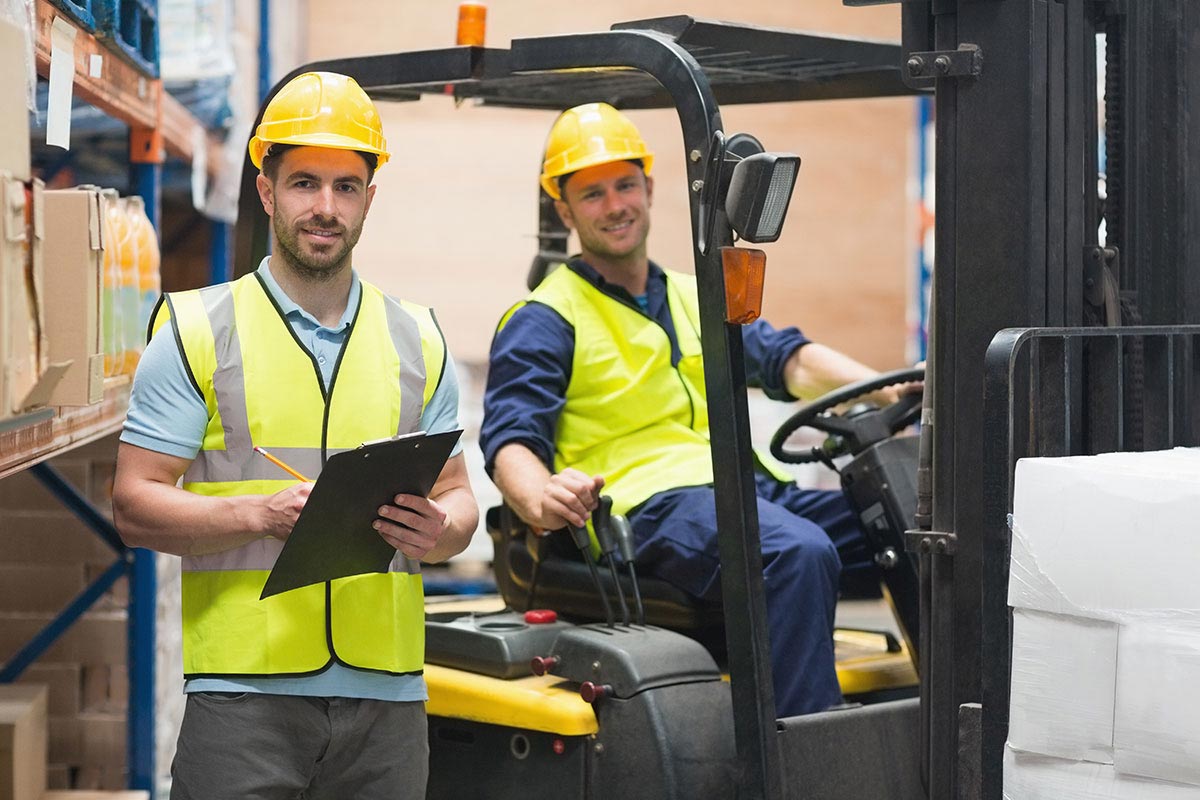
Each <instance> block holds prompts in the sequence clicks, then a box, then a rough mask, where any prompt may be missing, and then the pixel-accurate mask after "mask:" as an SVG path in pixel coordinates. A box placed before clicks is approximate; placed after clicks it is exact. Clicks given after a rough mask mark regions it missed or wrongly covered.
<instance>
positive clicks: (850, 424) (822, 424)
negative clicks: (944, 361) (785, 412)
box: [771, 367, 925, 464]
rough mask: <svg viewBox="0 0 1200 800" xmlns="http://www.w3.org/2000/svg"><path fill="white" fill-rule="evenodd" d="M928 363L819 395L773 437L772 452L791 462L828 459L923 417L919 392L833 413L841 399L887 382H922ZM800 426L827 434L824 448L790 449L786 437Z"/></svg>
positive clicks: (877, 376)
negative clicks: (879, 404) (849, 413)
mask: <svg viewBox="0 0 1200 800" xmlns="http://www.w3.org/2000/svg"><path fill="white" fill-rule="evenodd" d="M924 378H925V368H924V367H908V368H906V369H898V370H893V371H892V372H883V373H880V374H879V375H876V376H874V377H873V378H869V379H867V380H863V381H857V382H856V383H848V384H846V385H845V386H843V387H841V388H840V389H835V390H834V391H832V392H829V393H828V394H826V395H824V396H822V397H818V398H817V399H816V400H814V401H813V402H811V403H809V404H807V405H805V406H803V407H802V408H801V409H800V410H799V411H797V412H796V413H795V414H793V415H792V416H791V417H789V418H788V419H787V420H786V421H785V422H784V423H783V424H782V425H780V426H779V430H777V431H775V435H774V436H773V437H771V455H773V456H774V457H775V458H777V459H779V460H780V461H783V462H785V463H788V464H807V463H810V462H813V461H828V460H829V459H832V458H836V457H837V456H840V455H842V454H843V453H847V452H851V453H858V452H861V451H862V450H864V449H866V448H867V447H869V446H870V445H872V444H874V443H876V442H879V441H882V440H884V439H887V438H888V437H890V436H892V435H893V434H895V433H897V432H899V431H901V430H903V429H904V428H907V427H908V426H909V425H912V424H913V423H914V422H916V421H917V419H918V418H919V417H920V416H921V392H910V393H907V394H903V395H901V396H900V397H899V399H897V400H896V402H894V403H892V404H891V405H888V406H884V407H883V408H878V409H872V410H869V411H864V412H861V413H856V414H854V415H853V416H846V415H843V414H834V413H832V411H833V409H834V408H836V407H837V406H840V405H842V404H843V403H846V402H849V401H851V400H854V399H855V398H858V397H862V396H863V395H866V394H871V393H872V392H876V391H878V390H879V389H882V388H884V387H886V386H893V385H895V384H899V383H911V382H913V381H920V380H924ZM801 428H813V429H814V430H818V431H821V432H822V433H825V434H828V436H829V438H828V439H827V440H826V441H825V444H824V445H822V446H821V447H810V448H805V449H802V450H789V449H786V448H785V447H784V444H785V443H786V442H787V440H788V438H789V437H790V436H791V435H792V434H793V433H795V432H796V431H798V430H800V429H801Z"/></svg>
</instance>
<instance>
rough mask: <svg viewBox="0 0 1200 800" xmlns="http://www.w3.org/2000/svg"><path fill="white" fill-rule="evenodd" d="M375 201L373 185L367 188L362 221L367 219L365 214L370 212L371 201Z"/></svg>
mask: <svg viewBox="0 0 1200 800" xmlns="http://www.w3.org/2000/svg"><path fill="white" fill-rule="evenodd" d="M374 199H375V184H373V183H372V184H371V185H370V186H368V187H367V205H366V206H365V207H364V208H363V219H366V218H367V212H368V211H370V210H371V201H372V200H374Z"/></svg>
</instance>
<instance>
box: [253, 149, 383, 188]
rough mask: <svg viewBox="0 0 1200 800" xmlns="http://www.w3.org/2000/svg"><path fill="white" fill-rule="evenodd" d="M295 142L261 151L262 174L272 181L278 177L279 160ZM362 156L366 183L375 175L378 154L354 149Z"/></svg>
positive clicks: (369, 182)
mask: <svg viewBox="0 0 1200 800" xmlns="http://www.w3.org/2000/svg"><path fill="white" fill-rule="evenodd" d="M299 146H300V145H297V144H272V145H269V146H268V147H267V152H265V153H263V157H262V174H263V175H266V176H267V177H268V178H269V179H270V180H271V182H272V183H274V182H275V180H276V179H277V178H278V177H279V162H280V161H281V160H282V157H283V154H284V153H286V152H287V151H288V150H291V149H292V148H294V147H299ZM354 152H355V153H358V154H359V155H360V156H362V159H363V161H365V162H367V185H368V186H369V185H370V184H371V179H372V178H374V177H375V168H376V167H377V166H378V165H379V156H377V155H375V154H374V153H364V152H362V151H361V150H355V151H354Z"/></svg>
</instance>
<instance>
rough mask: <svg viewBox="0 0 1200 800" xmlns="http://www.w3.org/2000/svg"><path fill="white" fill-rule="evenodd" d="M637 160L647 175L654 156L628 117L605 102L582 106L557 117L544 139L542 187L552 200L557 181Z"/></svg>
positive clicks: (556, 188)
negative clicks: (572, 175) (591, 168)
mask: <svg viewBox="0 0 1200 800" xmlns="http://www.w3.org/2000/svg"><path fill="white" fill-rule="evenodd" d="M634 159H639V160H641V162H642V169H643V170H644V171H645V172H646V174H650V165H651V164H653V163H654V154H653V153H651V152H650V151H649V150H648V149H646V143H645V142H644V141H643V140H642V135H641V134H640V133H638V129H637V127H636V126H635V125H634V124H633V123H632V122H630V121H629V117H627V116H625V115H624V114H622V113H621V112H620V111H617V110H616V109H615V108H613V107H612V106H610V105H609V104H608V103H585V104H584V105H581V106H575V107H574V108H569V109H567V110H566V111H564V112H563V113H562V114H560V115H559V117H558V119H557V120H555V121H554V127H552V128H551V129H550V135H549V136H548V137H546V160H545V161H544V162H543V164H542V177H541V181H542V188H543V189H545V190H546V194H548V195H550V196H551V197H553V198H554V199H555V200H561V199H562V196H561V193H560V191H559V188H558V179H559V178H561V177H562V176H563V175H570V174H571V173H572V172H578V171H579V170H581V169H586V168H587V167H595V166H599V165H600V164H610V163H612V162H614V161H632V160H634Z"/></svg>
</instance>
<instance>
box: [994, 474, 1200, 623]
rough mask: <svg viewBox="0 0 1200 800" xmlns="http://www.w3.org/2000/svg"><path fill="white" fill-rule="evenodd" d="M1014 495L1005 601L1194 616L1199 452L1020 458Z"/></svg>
mask: <svg viewBox="0 0 1200 800" xmlns="http://www.w3.org/2000/svg"><path fill="white" fill-rule="evenodd" d="M1013 500H1014V506H1013V519H1012V559H1011V569H1010V575H1009V587H1008V602H1009V605H1011V606H1013V607H1014V608H1028V609H1034V610H1038V611H1047V612H1051V613H1055V614H1071V615H1074V616H1080V617H1089V618H1093V619H1107V620H1115V621H1121V620H1122V619H1124V618H1125V617H1126V616H1127V615H1128V614H1130V613H1132V614H1134V615H1137V614H1139V613H1144V612H1150V613H1152V614H1156V615H1158V614H1162V613H1170V614H1171V615H1172V616H1173V617H1175V618H1177V619H1180V620H1183V619H1186V618H1192V619H1196V620H1200V581H1198V580H1196V579H1195V565H1197V564H1200V457H1196V456H1195V455H1194V454H1192V453H1188V452H1181V451H1161V452H1155V453H1114V454H1110V455H1106V456H1078V457H1070V458H1030V459H1022V460H1021V461H1019V462H1018V463H1017V473H1016V483H1015V491H1014V498H1013Z"/></svg>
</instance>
